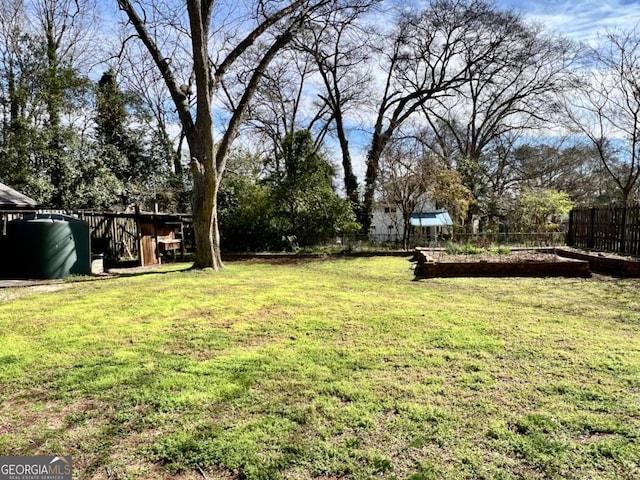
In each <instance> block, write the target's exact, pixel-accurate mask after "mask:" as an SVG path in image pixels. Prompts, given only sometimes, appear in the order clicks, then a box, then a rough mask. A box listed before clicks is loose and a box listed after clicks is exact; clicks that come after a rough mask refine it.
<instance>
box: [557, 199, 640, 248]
mask: <svg viewBox="0 0 640 480" xmlns="http://www.w3.org/2000/svg"><path fill="white" fill-rule="evenodd" d="M567 245H569V246H571V247H576V248H587V249H591V250H602V251H606V252H612V253H621V254H624V255H636V256H638V255H640V205H628V206H619V205H616V206H608V207H593V208H574V209H573V210H571V212H570V214H569V232H568V234H567Z"/></svg>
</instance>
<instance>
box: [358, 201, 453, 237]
mask: <svg viewBox="0 0 640 480" xmlns="http://www.w3.org/2000/svg"><path fill="white" fill-rule="evenodd" d="M452 226H453V221H452V220H451V216H450V215H449V212H447V211H446V210H442V209H436V208H435V205H434V204H432V203H425V204H423V205H422V206H421V208H420V209H417V210H416V211H414V212H413V213H412V214H411V228H412V229H413V231H412V232H411V234H412V236H419V237H422V238H424V239H429V240H436V239H438V238H441V237H442V236H443V235H448V234H449V231H450V228H451V227H452ZM370 234H371V236H372V239H373V241H375V242H399V241H402V239H403V237H404V220H403V218H402V209H401V208H400V207H398V206H397V205H393V204H386V203H378V205H377V206H376V208H375V209H374V211H373V217H372V220H371V232H370Z"/></svg>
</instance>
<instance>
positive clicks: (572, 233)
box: [565, 208, 575, 247]
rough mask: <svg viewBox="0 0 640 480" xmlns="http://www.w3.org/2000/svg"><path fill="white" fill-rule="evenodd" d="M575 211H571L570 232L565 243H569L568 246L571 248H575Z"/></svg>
mask: <svg viewBox="0 0 640 480" xmlns="http://www.w3.org/2000/svg"><path fill="white" fill-rule="evenodd" d="M574 211H575V209H573V208H572V209H571V211H570V212H569V230H568V231H567V239H566V240H565V242H566V243H567V245H568V246H569V247H573V245H574V238H575V231H574V229H575V224H574V222H575V213H574Z"/></svg>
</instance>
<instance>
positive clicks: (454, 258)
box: [427, 250, 565, 263]
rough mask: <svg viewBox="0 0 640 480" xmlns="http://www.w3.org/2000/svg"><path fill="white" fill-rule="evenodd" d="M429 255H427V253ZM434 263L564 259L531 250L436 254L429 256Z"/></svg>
mask: <svg viewBox="0 0 640 480" xmlns="http://www.w3.org/2000/svg"><path fill="white" fill-rule="evenodd" d="M427 255H429V253H427ZM431 258H433V260H434V261H435V262H440V263H479V262H489V263H520V262H535V263H543V262H562V261H564V260H565V259H563V258H561V257H559V256H558V255H555V254H553V253H542V252H536V251H533V250H523V251H515V252H512V253H509V254H495V253H478V254H472V255H449V254H446V253H443V252H436V253H434V254H432V255H431Z"/></svg>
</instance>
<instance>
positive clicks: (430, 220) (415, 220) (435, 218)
mask: <svg viewBox="0 0 640 480" xmlns="http://www.w3.org/2000/svg"><path fill="white" fill-rule="evenodd" d="M411 225H413V226H414V227H445V226H447V225H449V226H450V225H453V221H452V220H451V216H450V215H449V212H447V211H446V210H436V211H433V212H419V213H412V214H411Z"/></svg>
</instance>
